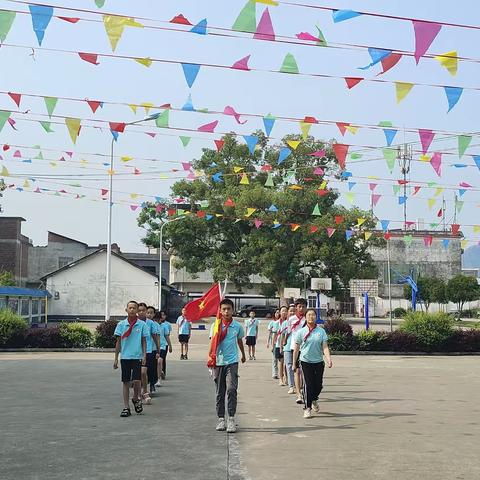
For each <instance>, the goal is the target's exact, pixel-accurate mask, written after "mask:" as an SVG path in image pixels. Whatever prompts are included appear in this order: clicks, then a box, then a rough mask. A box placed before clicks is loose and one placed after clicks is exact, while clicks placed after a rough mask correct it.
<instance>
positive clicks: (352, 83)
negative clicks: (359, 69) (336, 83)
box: [344, 77, 365, 90]
mask: <svg viewBox="0 0 480 480" xmlns="http://www.w3.org/2000/svg"><path fill="white" fill-rule="evenodd" d="M344 79H345V83H346V84H347V87H348V89H349V90H350V89H352V88H353V87H354V86H355V85H358V84H359V83H360V82H361V81H362V80H365V79H364V78H361V77H344Z"/></svg>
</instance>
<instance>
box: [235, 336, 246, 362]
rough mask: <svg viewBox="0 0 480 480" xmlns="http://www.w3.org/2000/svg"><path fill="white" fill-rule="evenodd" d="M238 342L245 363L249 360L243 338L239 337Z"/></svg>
mask: <svg viewBox="0 0 480 480" xmlns="http://www.w3.org/2000/svg"><path fill="white" fill-rule="evenodd" d="M237 343H238V348H239V349H240V351H241V352H242V363H245V362H246V361H247V357H246V356H245V348H244V347H243V342H242V339H241V338H238V339H237Z"/></svg>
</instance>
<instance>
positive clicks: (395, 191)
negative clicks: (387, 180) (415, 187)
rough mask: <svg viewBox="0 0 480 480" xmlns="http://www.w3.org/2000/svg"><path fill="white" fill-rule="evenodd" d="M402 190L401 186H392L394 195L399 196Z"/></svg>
mask: <svg viewBox="0 0 480 480" xmlns="http://www.w3.org/2000/svg"><path fill="white" fill-rule="evenodd" d="M401 188H402V187H401V186H400V185H392V190H393V194H394V195H397V194H398V192H399V191H400V189H401Z"/></svg>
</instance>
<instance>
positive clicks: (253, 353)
mask: <svg viewBox="0 0 480 480" xmlns="http://www.w3.org/2000/svg"><path fill="white" fill-rule="evenodd" d="M252 357H253V359H254V360H255V339H254V340H253V345H252Z"/></svg>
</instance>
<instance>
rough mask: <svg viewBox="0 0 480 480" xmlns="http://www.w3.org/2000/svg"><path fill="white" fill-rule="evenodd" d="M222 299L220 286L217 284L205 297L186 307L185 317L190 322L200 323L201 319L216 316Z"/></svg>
mask: <svg viewBox="0 0 480 480" xmlns="http://www.w3.org/2000/svg"><path fill="white" fill-rule="evenodd" d="M221 299H222V297H221V295H220V284H219V283H215V284H214V285H212V287H210V290H209V291H208V292H207V293H205V294H204V295H203V297H200V298H197V299H196V300H193V301H191V302H189V303H187V304H186V305H185V317H186V318H188V321H190V322H198V321H199V320H200V319H201V318H205V317H211V316H213V315H216V314H217V311H218V307H219V306H220V301H221Z"/></svg>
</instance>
